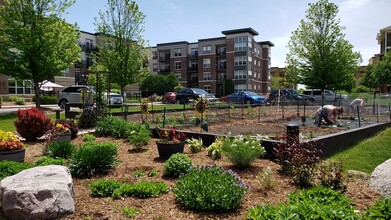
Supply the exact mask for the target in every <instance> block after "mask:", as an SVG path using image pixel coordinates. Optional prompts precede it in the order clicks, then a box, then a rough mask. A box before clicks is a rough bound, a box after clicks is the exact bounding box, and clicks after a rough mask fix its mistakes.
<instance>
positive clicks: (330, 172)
mask: <svg viewBox="0 0 391 220" xmlns="http://www.w3.org/2000/svg"><path fill="white" fill-rule="evenodd" d="M343 178H344V176H343V169H342V162H339V163H335V162H328V163H322V164H321V166H320V172H319V179H320V183H321V184H322V185H323V186H325V187H330V188H332V189H334V190H336V191H340V192H342V193H343V192H345V191H346V185H345V184H344V183H343Z"/></svg>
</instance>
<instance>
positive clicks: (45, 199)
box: [0, 165, 75, 219]
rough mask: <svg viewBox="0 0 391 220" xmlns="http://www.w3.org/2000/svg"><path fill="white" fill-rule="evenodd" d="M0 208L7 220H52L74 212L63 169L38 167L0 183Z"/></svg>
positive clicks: (70, 187) (68, 177)
mask: <svg viewBox="0 0 391 220" xmlns="http://www.w3.org/2000/svg"><path fill="white" fill-rule="evenodd" d="M0 199H1V200H0V206H1V207H2V209H3V214H4V216H5V217H7V218H9V219H56V218H61V217H63V216H65V215H68V214H72V213H74V212H75V203H74V191H73V183H72V176H71V174H70V172H69V170H68V168H67V167H64V166H59V165H49V166H39V167H34V168H31V169H27V170H24V171H22V172H20V173H18V174H16V175H13V176H9V177H7V178H5V179H3V180H2V181H1V182H0Z"/></svg>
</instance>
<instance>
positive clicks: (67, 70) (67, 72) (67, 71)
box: [64, 69, 69, 77]
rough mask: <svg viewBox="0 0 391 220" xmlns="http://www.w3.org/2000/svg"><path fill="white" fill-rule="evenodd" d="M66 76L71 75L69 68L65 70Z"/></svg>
mask: <svg viewBox="0 0 391 220" xmlns="http://www.w3.org/2000/svg"><path fill="white" fill-rule="evenodd" d="M64 76H65V77H69V69H66V70H64Z"/></svg>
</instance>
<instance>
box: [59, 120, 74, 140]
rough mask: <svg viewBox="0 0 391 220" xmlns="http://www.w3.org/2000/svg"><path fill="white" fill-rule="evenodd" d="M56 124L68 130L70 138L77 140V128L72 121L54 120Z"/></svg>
mask: <svg viewBox="0 0 391 220" xmlns="http://www.w3.org/2000/svg"><path fill="white" fill-rule="evenodd" d="M56 124H62V125H64V126H65V127H67V128H69V131H70V132H71V138H72V139H75V138H77V134H78V133H79V127H78V126H77V125H76V124H75V122H73V121H72V120H67V119H60V120H56Z"/></svg>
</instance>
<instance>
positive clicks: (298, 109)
mask: <svg viewBox="0 0 391 220" xmlns="http://www.w3.org/2000/svg"><path fill="white" fill-rule="evenodd" d="M299 116H300V102H299V100H297V117H299Z"/></svg>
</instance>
